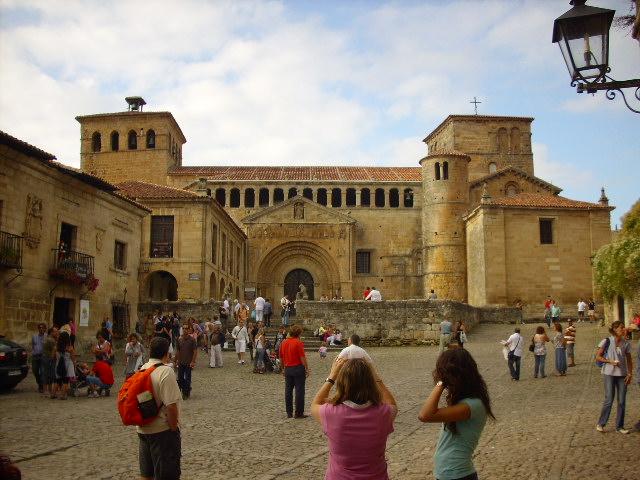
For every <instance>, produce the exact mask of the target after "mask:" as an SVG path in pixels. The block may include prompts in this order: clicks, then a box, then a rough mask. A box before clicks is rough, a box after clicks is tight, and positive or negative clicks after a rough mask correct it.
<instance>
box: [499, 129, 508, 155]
mask: <svg viewBox="0 0 640 480" xmlns="http://www.w3.org/2000/svg"><path fill="white" fill-rule="evenodd" d="M498 152H500V153H508V152H509V132H507V129H506V128H500V129H498Z"/></svg>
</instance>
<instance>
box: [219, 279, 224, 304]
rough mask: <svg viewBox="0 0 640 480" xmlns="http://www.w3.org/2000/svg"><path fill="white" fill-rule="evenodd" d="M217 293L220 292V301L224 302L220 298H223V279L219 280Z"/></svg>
mask: <svg viewBox="0 0 640 480" xmlns="http://www.w3.org/2000/svg"><path fill="white" fill-rule="evenodd" d="M219 292H220V300H224V298H222V297H224V278H221V279H220V290H219Z"/></svg>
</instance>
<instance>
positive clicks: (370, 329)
mask: <svg viewBox="0 0 640 480" xmlns="http://www.w3.org/2000/svg"><path fill="white" fill-rule="evenodd" d="M296 310H297V315H296V316H295V317H294V322H296V323H299V324H302V325H303V326H304V327H305V329H307V330H314V329H315V328H317V326H318V325H320V324H321V323H323V322H324V323H325V324H333V325H335V326H336V327H338V328H339V329H340V330H342V331H343V332H344V333H345V335H351V334H353V333H357V334H358V335H360V336H361V337H362V338H363V343H364V344H366V345H383V346H400V345H435V344H437V343H438V342H439V338H440V322H441V321H442V320H444V319H445V318H447V319H449V320H450V321H451V322H452V323H455V322H457V321H459V320H463V321H464V323H465V325H466V326H467V330H468V331H470V330H472V329H473V327H475V325H477V324H478V323H481V322H498V323H515V322H520V320H521V312H520V310H519V309H517V308H500V307H484V308H476V307H472V306H470V305H467V304H465V303H459V302H453V301H449V300H396V301H382V302H365V301H362V300H345V301H329V302H308V301H300V300H299V301H297V302H296Z"/></svg>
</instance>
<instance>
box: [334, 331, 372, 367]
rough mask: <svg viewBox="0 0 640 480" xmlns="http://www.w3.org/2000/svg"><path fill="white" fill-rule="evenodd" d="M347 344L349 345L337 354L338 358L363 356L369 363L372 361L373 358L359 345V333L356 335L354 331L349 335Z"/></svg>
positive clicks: (348, 358)
mask: <svg viewBox="0 0 640 480" xmlns="http://www.w3.org/2000/svg"><path fill="white" fill-rule="evenodd" d="M347 344H348V345H349V346H348V347H345V348H343V349H342V351H341V352H340V353H339V354H338V358H341V357H344V358H346V359H347V360H350V359H352V358H364V359H365V360H367V361H368V362H369V363H373V360H371V357H370V356H369V354H368V353H367V352H366V350H365V349H364V348H362V347H361V346H360V335H356V334H355V333H354V334H353V335H351V336H350V337H349V338H348V339H347Z"/></svg>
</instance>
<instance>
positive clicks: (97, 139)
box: [91, 132, 102, 152]
mask: <svg viewBox="0 0 640 480" xmlns="http://www.w3.org/2000/svg"><path fill="white" fill-rule="evenodd" d="M100 150H102V135H100V132H93V135H91V151H93V152H99V151H100Z"/></svg>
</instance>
